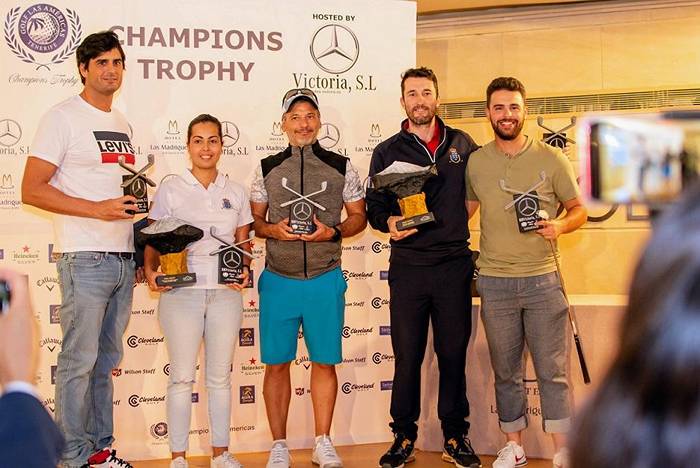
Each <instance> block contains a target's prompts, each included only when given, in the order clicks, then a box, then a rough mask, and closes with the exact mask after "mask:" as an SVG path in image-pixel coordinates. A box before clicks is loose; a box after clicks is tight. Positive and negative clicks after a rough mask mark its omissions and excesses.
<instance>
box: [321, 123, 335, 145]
mask: <svg viewBox="0 0 700 468" xmlns="http://www.w3.org/2000/svg"><path fill="white" fill-rule="evenodd" d="M339 141H340V130H338V127H336V126H335V125H333V124H332V123H324V124H322V125H321V129H320V130H319V131H318V142H319V143H320V144H321V146H323V147H324V148H326V149H331V148H333V147H334V146H335V145H337V144H338V142H339Z"/></svg>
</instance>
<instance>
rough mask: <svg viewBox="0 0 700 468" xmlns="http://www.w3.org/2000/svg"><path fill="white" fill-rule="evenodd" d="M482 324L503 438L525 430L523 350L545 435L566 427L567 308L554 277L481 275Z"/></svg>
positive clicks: (568, 407)
mask: <svg viewBox="0 0 700 468" xmlns="http://www.w3.org/2000/svg"><path fill="white" fill-rule="evenodd" d="M477 288H478V290H479V293H480V295H481V320H482V321H483V322H484V329H485V330H486V340H487V341H488V345H489V353H490V355H491V366H492V367H493V373H494V376H495V386H496V406H497V408H498V422H499V425H500V427H501V430H502V431H503V432H506V433H512V432H519V431H522V430H523V429H525V428H526V427H527V416H526V407H527V399H526V397H525V388H524V385H523V350H524V346H525V343H526V342H527V347H528V349H529V351H530V355H531V356H532V363H533V365H534V368H535V375H536V376H537V385H538V387H539V393H540V402H541V406H542V425H543V429H544V431H545V432H550V433H551V432H556V433H565V432H568V431H569V426H570V424H571V409H570V398H569V384H568V379H567V377H566V363H567V353H566V344H567V335H566V332H567V324H568V323H569V322H568V317H567V314H568V304H567V302H566V298H565V297H564V294H563V292H562V289H561V285H560V284H559V279H558V277H557V274H556V273H547V274H544V275H537V276H527V277H519V278H499V277H495V276H484V275H481V276H479V278H478V279H477Z"/></svg>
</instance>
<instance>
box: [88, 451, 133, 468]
mask: <svg viewBox="0 0 700 468" xmlns="http://www.w3.org/2000/svg"><path fill="white" fill-rule="evenodd" d="M82 468H134V466H133V465H132V464H131V463H129V462H128V461H126V460H122V459H121V458H117V451H116V450H111V449H108V448H105V449H102V450H100V451H99V452H95V453H93V454H92V456H91V457H90V458H88V462H87V463H86V464H85V465H83V467H82Z"/></svg>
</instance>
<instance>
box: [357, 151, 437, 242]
mask: <svg viewBox="0 0 700 468" xmlns="http://www.w3.org/2000/svg"><path fill="white" fill-rule="evenodd" d="M436 175H437V168H436V167H435V165H434V164H433V165H431V166H418V165H415V164H410V163H406V162H401V161H397V162H394V163H392V164H391V165H390V166H389V167H387V168H386V169H384V170H383V171H382V172H380V173H378V174H376V175H374V176H372V177H371V178H370V182H371V184H372V187H373V188H374V189H375V190H377V191H380V192H388V193H392V194H394V195H396V197H398V202H399V208H401V215H402V216H403V217H404V219H402V220H401V221H399V222H397V223H396V229H397V230H399V231H405V230H406V229H411V228H415V227H417V226H420V225H421V224H426V223H432V222H435V215H433V213H431V212H429V211H428V207H427V206H426V204H425V193H423V192H422V190H423V186H424V185H425V182H426V181H427V180H428V179H430V178H431V177H434V176H436Z"/></svg>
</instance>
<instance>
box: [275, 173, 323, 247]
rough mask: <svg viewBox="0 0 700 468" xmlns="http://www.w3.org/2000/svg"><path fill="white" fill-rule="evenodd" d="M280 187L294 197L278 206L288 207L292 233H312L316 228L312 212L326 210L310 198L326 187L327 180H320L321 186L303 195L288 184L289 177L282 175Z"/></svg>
mask: <svg viewBox="0 0 700 468" xmlns="http://www.w3.org/2000/svg"><path fill="white" fill-rule="evenodd" d="M282 187H283V188H284V189H285V190H287V191H289V192H291V193H292V194H293V195H295V196H296V198H294V199H292V200H289V201H286V202H284V203H282V204H280V208H286V207H288V206H289V207H290V208H289V227H291V228H292V233H293V234H312V233H313V232H314V231H315V230H316V224H315V223H314V214H315V213H316V209H319V210H321V211H326V207H325V206H323V205H321V204H320V203H318V202H316V201H314V200H312V199H311V197H314V196H316V195H318V194H320V193H323V192H325V191H326V189H327V188H328V182H327V181H325V180H324V181H323V182H321V188H320V189H319V190H316V191H315V192H311V193H309V194H306V195H303V194H301V193H299V192H297V191H296V190H294V189H293V188H292V187H290V186H289V179H287V178H286V177H282Z"/></svg>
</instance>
